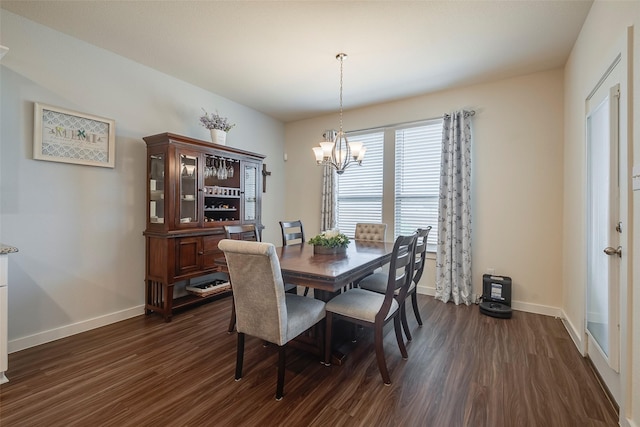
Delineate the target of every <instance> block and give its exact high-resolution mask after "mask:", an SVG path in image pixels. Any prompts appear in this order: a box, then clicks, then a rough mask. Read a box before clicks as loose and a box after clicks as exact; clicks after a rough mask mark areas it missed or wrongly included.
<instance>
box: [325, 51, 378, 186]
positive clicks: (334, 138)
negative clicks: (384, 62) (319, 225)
mask: <svg viewBox="0 0 640 427" xmlns="http://www.w3.org/2000/svg"><path fill="white" fill-rule="evenodd" d="M346 57H347V54H346V53H339V54H337V55H336V59H337V60H338V61H340V130H338V131H337V132H336V131H327V132H326V133H325V134H324V139H325V140H324V141H322V142H321V143H320V146H319V147H313V153H314V154H315V156H316V163H317V164H318V165H329V166H331V167H333V168H334V169H335V170H336V172H337V173H338V174H340V175H341V174H343V173H344V170H345V169H346V168H348V167H349V166H351V165H354V164H357V165H359V166H361V165H362V160H363V159H364V153H365V152H366V151H367V147H365V146H363V145H362V142H349V141H347V136H346V135H345V134H344V131H343V130H342V64H343V60H344V58H346Z"/></svg>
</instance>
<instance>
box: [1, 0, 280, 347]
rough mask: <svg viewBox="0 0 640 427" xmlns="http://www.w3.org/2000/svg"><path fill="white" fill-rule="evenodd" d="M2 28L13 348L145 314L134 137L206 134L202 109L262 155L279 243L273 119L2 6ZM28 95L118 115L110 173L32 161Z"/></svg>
mask: <svg viewBox="0 0 640 427" xmlns="http://www.w3.org/2000/svg"><path fill="white" fill-rule="evenodd" d="M0 28H1V29H2V44H3V45H6V46H8V47H9V48H10V50H9V53H8V54H7V55H6V56H5V57H4V58H3V59H2V62H1V67H0V70H1V74H0V85H1V86H0V89H1V90H2V103H1V120H2V128H1V133H0V135H1V138H2V140H1V145H0V150H1V151H0V155H1V157H0V162H1V163H0V166H1V169H0V179H1V181H0V184H1V193H0V194H1V196H0V197H1V199H0V202H1V218H0V219H1V221H0V224H1V228H0V241H1V242H3V243H5V244H8V245H11V246H16V247H18V249H19V251H20V252H19V253H17V254H12V255H11V257H10V258H9V280H10V282H9V341H10V342H9V350H10V351H16V350H19V349H21V348H25V347H29V346H33V345H36V344H39V343H42V342H46V341H49V340H52V339H56V338H59V337H62V336H66V335H69V334H72V333H76V332H80V331H82V330H85V329H87V328H91V327H95V326H100V325H103V324H106V323H111V322H113V321H116V320H120V319H122V318H126V317H130V316H133V315H137V314H140V313H142V312H143V304H144V296H143V293H144V265H145V248H144V239H143V236H142V232H143V231H144V229H145V215H146V212H145V205H146V201H145V198H146V193H145V191H146V145H145V144H144V141H143V140H142V137H143V136H146V135H152V134H156V133H161V132H174V133H177V134H182V135H187V136H190V137H194V138H200V139H204V140H209V139H210V136H209V131H208V130H206V129H205V128H204V127H202V126H200V124H199V121H198V118H199V116H200V115H201V112H202V111H201V109H200V108H201V107H204V108H205V109H207V110H208V111H214V110H218V111H219V112H220V113H221V114H222V115H226V116H228V117H229V118H230V120H231V121H232V122H233V123H236V124H237V126H236V127H235V128H234V129H233V130H232V131H231V132H230V133H229V135H228V138H227V144H228V145H232V146H236V147H238V148H242V149H245V150H249V151H254V152H258V153H262V154H265V155H266V156H267V158H266V163H267V164H268V167H269V170H271V171H272V172H273V174H272V176H271V177H269V178H268V181H267V190H268V192H267V193H265V194H264V199H263V222H264V224H265V225H266V226H267V229H266V230H265V234H264V238H265V240H267V241H272V242H279V241H280V234H279V227H278V225H277V221H278V220H279V219H281V218H282V217H283V216H284V215H283V212H284V209H283V206H284V197H283V194H282V192H281V191H277V189H279V188H282V187H283V186H284V174H283V173H282V171H283V168H284V162H283V155H282V154H283V139H284V126H283V124H282V123H281V122H279V121H276V120H274V119H272V118H270V117H267V116H265V115H264V114H261V113H259V112H257V111H255V110H252V109H249V108H247V107H244V106H242V105H239V104H237V103H234V102H231V101H229V100H227V99H225V98H222V97H220V96H217V95H215V94H213V93H210V92H207V91H204V90H202V89H199V88H197V87H194V86H192V85H189V84H187V83H184V82H182V81H180V80H177V79H175V78H172V77H170V76H167V75H165V74H162V73H159V72H157V71H154V70H152V69H150V68H147V67H145V66H142V65H140V64H137V63H134V62H132V61H129V60H127V59H125V58H122V57H120V56H117V55H114V54H112V53H110V52H108V51H105V50H102V49H99V48H96V47H94V46H91V45H89V44H86V43H84V42H81V41H79V40H77V39H74V38H71V37H68V36H66V35H64V34H62V33H59V32H56V31H53V30H51V29H49V28H46V27H43V26H41V25H39V24H36V23H34V22H32V21H29V20H26V19H24V18H22V17H20V16H18V15H15V14H12V13H10V12H7V11H4V10H3V11H2V16H1V27H0ZM34 102H42V103H46V104H51V105H55V106H59V107H63V108H67V109H71V110H76V111H81V112H86V113H90V114H95V115H98V116H103V117H108V118H112V119H115V121H116V167H115V169H107V168H98V167H88V166H79V165H71V164H64V163H53V162H46V161H36V160H32V152H33V150H32V140H33V139H32V138H33V103H34ZM158 321H161V319H160V317H158Z"/></svg>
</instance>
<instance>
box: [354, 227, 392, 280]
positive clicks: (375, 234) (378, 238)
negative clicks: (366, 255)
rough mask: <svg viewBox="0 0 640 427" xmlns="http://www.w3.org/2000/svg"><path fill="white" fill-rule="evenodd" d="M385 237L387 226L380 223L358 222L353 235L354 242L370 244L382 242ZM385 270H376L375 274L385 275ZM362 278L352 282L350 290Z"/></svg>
mask: <svg viewBox="0 0 640 427" xmlns="http://www.w3.org/2000/svg"><path fill="white" fill-rule="evenodd" d="M386 235H387V224H384V223H381V222H359V223H357V224H356V230H355V233H354V239H356V240H367V241H370V242H384V241H385V238H386ZM387 272H388V271H387V270H386V269H383V268H378V269H377V270H376V273H382V274H387ZM363 277H366V276H362V277H359V278H357V279H356V280H354V281H353V283H352V284H351V285H349V287H350V288H352V287H354V286H358V283H359V282H360V280H362V278H363Z"/></svg>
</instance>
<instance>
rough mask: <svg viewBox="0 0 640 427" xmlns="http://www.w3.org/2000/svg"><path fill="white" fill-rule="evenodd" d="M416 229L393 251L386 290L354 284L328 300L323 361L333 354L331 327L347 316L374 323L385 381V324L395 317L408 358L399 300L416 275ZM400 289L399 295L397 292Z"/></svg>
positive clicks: (402, 349) (399, 240)
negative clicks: (357, 286)
mask: <svg viewBox="0 0 640 427" xmlns="http://www.w3.org/2000/svg"><path fill="white" fill-rule="evenodd" d="M416 237H417V233H413V234H411V235H409V236H398V238H397V239H396V241H395V243H394V245H393V252H392V255H391V262H390V264H389V275H388V279H387V289H386V292H385V293H384V294H379V293H377V292H372V291H369V290H366V289H361V288H353V289H349V290H347V291H346V292H343V293H341V294H339V295H337V296H336V297H334V298H333V299H331V300H329V302H327V305H326V306H325V310H326V316H327V321H326V327H327V329H326V332H325V355H324V363H325V365H328V364H329V362H330V357H331V330H332V327H333V321H334V320H337V319H344V320H347V321H349V322H353V323H355V324H357V325H362V326H368V327H373V329H374V335H373V337H374V343H375V349H376V359H377V361H378V369H379V370H380V374H381V375H382V381H383V382H384V384H385V385H390V384H391V378H390V377H389V371H388V369H387V362H386V360H385V356H384V347H383V338H384V335H383V328H384V325H385V324H387V323H388V322H389V321H391V320H393V326H394V330H395V334H396V341H397V342H398V347H399V348H400V353H401V354H402V358H403V359H407V357H408V355H407V348H406V347H405V345H404V340H403V337H402V326H401V325H400V321H401V319H400V303H399V301H404V298H405V297H406V294H407V290H408V289H409V285H410V284H411V279H412V278H413V268H414V265H415V247H416ZM396 291H397V296H396Z"/></svg>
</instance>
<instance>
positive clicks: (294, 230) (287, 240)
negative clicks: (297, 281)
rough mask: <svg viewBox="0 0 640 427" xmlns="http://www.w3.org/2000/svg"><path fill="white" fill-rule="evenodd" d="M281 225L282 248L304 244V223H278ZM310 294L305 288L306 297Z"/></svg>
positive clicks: (298, 221) (297, 221)
mask: <svg viewBox="0 0 640 427" xmlns="http://www.w3.org/2000/svg"><path fill="white" fill-rule="evenodd" d="M278 222H279V223H280V232H281V233H282V246H289V245H296V244H297V245H299V244H302V243H304V228H303V227H302V221H301V220H299V219H298V220H296V221H278ZM308 293H309V288H308V287H305V288H304V293H303V295H304V296H307V294H308Z"/></svg>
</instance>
